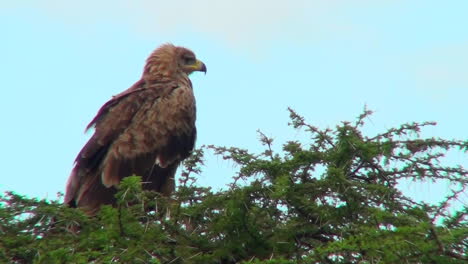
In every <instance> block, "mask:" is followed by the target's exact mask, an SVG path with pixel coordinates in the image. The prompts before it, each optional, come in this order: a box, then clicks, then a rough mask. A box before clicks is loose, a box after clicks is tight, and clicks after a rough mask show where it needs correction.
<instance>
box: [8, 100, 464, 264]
mask: <svg viewBox="0 0 468 264" xmlns="http://www.w3.org/2000/svg"><path fill="white" fill-rule="evenodd" d="M289 111H290V116H291V126H293V127H294V128H295V129H301V130H303V131H305V132H306V133H307V135H308V140H307V141H306V142H298V141H290V142H286V143H285V144H284V145H283V149H282V151H280V152H275V151H273V148H272V144H273V140H272V139H271V138H269V137H267V136H265V135H264V134H262V133H260V141H261V143H262V144H263V145H264V147H265V149H264V151H263V152H262V153H257V154H255V153H251V152H249V151H248V150H245V149H240V148H235V147H230V148H227V147H219V146H204V147H202V148H200V149H198V150H196V151H194V153H193V155H192V157H191V158H189V159H188V160H187V161H186V162H185V169H184V171H183V172H182V175H181V177H180V184H179V187H178V188H177V191H176V193H175V194H174V195H173V196H172V197H170V198H166V197H160V196H159V195H158V194H157V193H154V192H148V191H142V188H141V184H144V183H141V182H140V178H139V177H127V178H125V179H124V181H123V182H122V183H121V185H120V187H119V188H120V191H119V192H118V193H117V195H116V196H117V199H118V202H117V204H116V205H115V206H113V207H111V206H104V207H103V208H102V210H101V212H100V213H99V214H98V215H97V216H96V217H93V218H89V217H86V216H85V215H84V214H83V213H82V212H81V211H80V210H77V209H72V208H67V207H65V206H63V205H61V204H60V202H59V200H56V201H44V200H41V201H39V200H36V199H28V198H26V197H24V196H21V195H17V194H14V193H7V194H6V195H5V196H3V197H1V207H0V262H2V263H3V262H5V263H109V262H115V263H271V264H273V263H361V264H362V263H466V261H467V260H468V257H467V255H468V254H467V252H468V238H467V237H468V235H467V234H468V224H467V220H468V219H467V218H468V217H467V215H468V211H467V206H466V204H465V205H462V206H459V207H458V209H457V208H454V207H450V204H451V203H452V202H453V201H456V200H457V199H458V200H460V199H461V198H460V196H461V195H466V188H467V186H468V184H467V183H468V177H467V175H468V172H467V170H466V169H465V168H463V167H461V166H449V165H444V162H443V160H442V157H443V156H444V155H445V154H446V153H447V152H448V151H451V150H459V151H467V150H468V142H467V141H460V140H445V139H436V138H421V137H420V134H419V132H420V130H421V129H422V128H423V127H425V126H429V125H434V124H433V123H429V122H428V123H411V124H404V125H402V126H400V127H397V128H391V129H388V130H387V131H385V132H383V133H381V134H378V135H375V136H372V137H368V136H364V135H363V134H362V132H361V130H362V127H363V125H364V120H365V119H366V118H367V117H368V116H369V115H370V114H371V112H370V111H365V112H364V113H363V114H362V115H360V116H359V118H358V119H357V120H356V121H355V122H343V123H341V124H339V125H337V126H336V128H335V129H319V128H317V127H314V126H312V125H311V124H309V123H307V122H306V121H305V119H304V118H303V117H302V116H300V115H298V114H297V113H296V112H294V111H293V110H291V109H290V110H289ZM206 151H212V152H213V153H214V154H215V155H219V156H221V157H222V158H223V159H226V160H230V161H232V162H234V163H235V164H237V165H238V168H239V170H238V172H237V173H236V174H235V175H234V176H233V181H232V183H231V184H230V187H229V189H228V190H223V191H218V192H213V191H212V190H211V189H210V188H207V187H200V186H198V185H197V184H196V176H197V174H200V173H202V167H203V154H204V152H206ZM241 179H242V180H241ZM402 180H414V181H440V180H443V181H447V182H449V183H450V186H451V187H452V191H451V193H448V194H447V196H446V197H445V199H443V200H442V201H440V203H438V204H428V203H424V202H417V201H414V200H413V199H411V198H410V197H409V196H407V195H405V194H404V193H402V191H401V190H399V189H398V188H397V187H398V183H399V182H400V181H402Z"/></svg>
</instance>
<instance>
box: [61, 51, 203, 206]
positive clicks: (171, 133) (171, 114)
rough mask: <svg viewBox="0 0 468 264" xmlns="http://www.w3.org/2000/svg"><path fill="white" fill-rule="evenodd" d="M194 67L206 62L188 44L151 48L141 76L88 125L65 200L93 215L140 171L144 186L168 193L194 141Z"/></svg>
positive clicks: (200, 67) (195, 68) (163, 193)
mask: <svg viewBox="0 0 468 264" xmlns="http://www.w3.org/2000/svg"><path fill="white" fill-rule="evenodd" d="M194 71H202V72H204V73H205V74H206V66H205V64H204V63H203V62H201V61H200V60H198V59H197V58H196V56H195V54H194V53H193V52H192V51H191V50H189V49H187V48H184V47H178V46H174V45H172V44H164V45H162V46H160V47H159V48H157V49H156V50H155V51H153V52H152V53H151V55H150V56H149V57H148V59H147V60H146V65H145V66H144V69H143V74H142V76H141V79H140V80H139V81H137V82H136V83H135V84H134V85H133V86H131V87H130V88H129V89H127V90H125V91H123V92H121V93H120V94H117V95H115V96H113V97H112V98H111V99H110V100H109V101H108V102H106V103H105V104H104V105H103V106H102V107H101V108H100V109H99V111H98V113H97V115H96V116H95V117H94V119H93V120H92V121H91V122H90V123H89V125H88V126H87V128H86V130H89V129H90V128H93V127H94V134H93V135H92V137H91V138H90V139H89V141H88V142H87V143H86V144H85V146H84V147H83V148H82V149H81V151H80V152H79V154H78V156H77V157H76V159H75V163H74V167H73V169H72V172H71V174H70V177H69V178H68V182H67V187H66V193H65V199H64V202H65V203H66V204H68V205H69V206H71V207H78V208H80V209H82V210H83V211H84V212H85V213H86V214H88V215H95V214H96V213H97V212H98V211H99V209H100V207H101V205H103V204H113V203H114V202H115V198H114V195H115V193H116V185H118V184H119V183H120V181H121V180H122V178H124V177H127V176H131V175H138V176H142V178H143V182H144V184H143V188H144V189H147V190H153V191H156V192H159V193H161V194H162V195H165V196H169V195H170V194H171V193H172V192H173V190H174V188H175V181H174V176H175V173H176V170H177V167H178V166H179V164H180V163H181V161H183V160H184V159H185V158H187V157H188V156H189V155H190V152H191V151H192V150H193V148H194V145H195V138H196V127H195V119H196V106H195V97H194V93H193V89H192V83H191V81H190V79H189V75H190V74H191V73H192V72H194Z"/></svg>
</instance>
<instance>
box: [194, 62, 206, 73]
mask: <svg viewBox="0 0 468 264" xmlns="http://www.w3.org/2000/svg"><path fill="white" fill-rule="evenodd" d="M195 70H196V71H201V72H204V73H205V74H206V65H205V63H203V62H202V61H200V60H197V62H196V63H195Z"/></svg>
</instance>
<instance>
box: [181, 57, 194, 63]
mask: <svg viewBox="0 0 468 264" xmlns="http://www.w3.org/2000/svg"><path fill="white" fill-rule="evenodd" d="M183 60H184V64H185V65H193V64H195V62H196V61H195V57H192V56H184V57H183Z"/></svg>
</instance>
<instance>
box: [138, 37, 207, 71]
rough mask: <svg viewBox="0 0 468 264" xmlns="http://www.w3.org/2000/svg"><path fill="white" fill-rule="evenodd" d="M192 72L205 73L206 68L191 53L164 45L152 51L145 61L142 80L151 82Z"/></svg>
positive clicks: (180, 48)
mask: <svg viewBox="0 0 468 264" xmlns="http://www.w3.org/2000/svg"><path fill="white" fill-rule="evenodd" d="M194 71H202V72H204V73H206V66H205V64H204V63H203V62H201V61H200V60H197V58H196V56H195V53H193V51H191V50H189V49H187V48H184V47H177V46H174V45H172V44H164V45H162V46H160V47H159V48H157V49H156V50H155V51H153V53H151V55H150V56H149V58H148V59H147V60H146V66H145V69H144V72H143V78H145V79H152V80H155V79H161V78H171V77H175V76H176V75H178V74H181V73H182V74H186V75H189V74H191V73H192V72H194Z"/></svg>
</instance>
